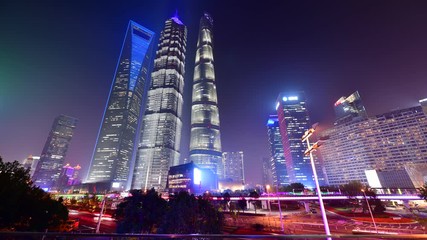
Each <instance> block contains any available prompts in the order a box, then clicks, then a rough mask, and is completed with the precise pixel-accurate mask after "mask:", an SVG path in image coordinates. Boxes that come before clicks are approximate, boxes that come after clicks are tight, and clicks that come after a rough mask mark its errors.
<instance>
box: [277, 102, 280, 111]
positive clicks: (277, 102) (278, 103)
mask: <svg viewBox="0 0 427 240" xmlns="http://www.w3.org/2000/svg"><path fill="white" fill-rule="evenodd" d="M279 105H280V103H279V102H277V104H276V110H277V109H278V108H279Z"/></svg>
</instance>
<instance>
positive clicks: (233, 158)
mask: <svg viewBox="0 0 427 240" xmlns="http://www.w3.org/2000/svg"><path fill="white" fill-rule="evenodd" d="M222 165H223V167H222V169H224V174H223V175H222V176H219V177H220V178H222V179H224V180H225V181H231V182H237V183H240V184H245V167H244V164H243V152H242V151H240V152H223V153H222Z"/></svg>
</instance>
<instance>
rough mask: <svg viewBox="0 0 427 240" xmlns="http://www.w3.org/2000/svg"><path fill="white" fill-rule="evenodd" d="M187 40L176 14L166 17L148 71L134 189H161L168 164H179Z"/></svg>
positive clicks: (183, 26)
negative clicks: (145, 102) (145, 104)
mask: <svg viewBox="0 0 427 240" xmlns="http://www.w3.org/2000/svg"><path fill="white" fill-rule="evenodd" d="M186 42H187V28H186V26H185V25H183V23H182V22H181V21H180V20H179V19H178V17H177V16H175V17H173V18H171V19H169V20H167V21H166V23H165V28H164V29H163V31H162V32H161V35H160V40H159V44H158V47H157V51H156V59H155V60H154V68H153V72H152V74H151V85H150V89H149V91H148V98H147V107H146V110H145V115H144V118H143V121H142V126H141V139H140V142H139V146H138V156H137V158H136V162H135V168H134V173H133V179H132V187H131V188H133V189H144V190H147V189H151V188H155V189H156V190H160V191H162V190H164V189H165V188H166V182H167V176H168V171H169V167H171V166H175V165H178V164H179V157H180V153H179V148H180V141H181V131H182V130H181V129H182V119H181V117H182V105H183V92H184V63H185V51H186Z"/></svg>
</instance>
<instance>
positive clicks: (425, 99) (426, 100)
mask: <svg viewBox="0 0 427 240" xmlns="http://www.w3.org/2000/svg"><path fill="white" fill-rule="evenodd" d="M419 102H420V103H422V102H427V98H424V99H421V100H420V101H419Z"/></svg>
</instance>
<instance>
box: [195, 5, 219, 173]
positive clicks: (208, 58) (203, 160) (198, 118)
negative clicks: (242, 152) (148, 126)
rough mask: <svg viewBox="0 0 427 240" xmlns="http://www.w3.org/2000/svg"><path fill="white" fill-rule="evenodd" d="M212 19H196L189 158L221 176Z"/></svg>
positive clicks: (204, 17) (207, 16)
mask: <svg viewBox="0 0 427 240" xmlns="http://www.w3.org/2000/svg"><path fill="white" fill-rule="evenodd" d="M212 30H213V20H212V17H211V16H210V15H209V14H207V13H205V14H204V15H203V16H202V18H201V19H200V29H199V38H198V41H197V51H196V66H195V67H194V79H193V80H194V81H193V99H192V106H191V138H190V161H193V162H194V163H196V164H197V165H198V166H200V167H203V168H209V169H212V171H213V172H214V173H217V174H218V175H219V176H222V172H223V170H222V169H221V158H222V153H221V134H220V130H219V113H218V101H217V95H216V86H215V72H214V58H213V32H212Z"/></svg>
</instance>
